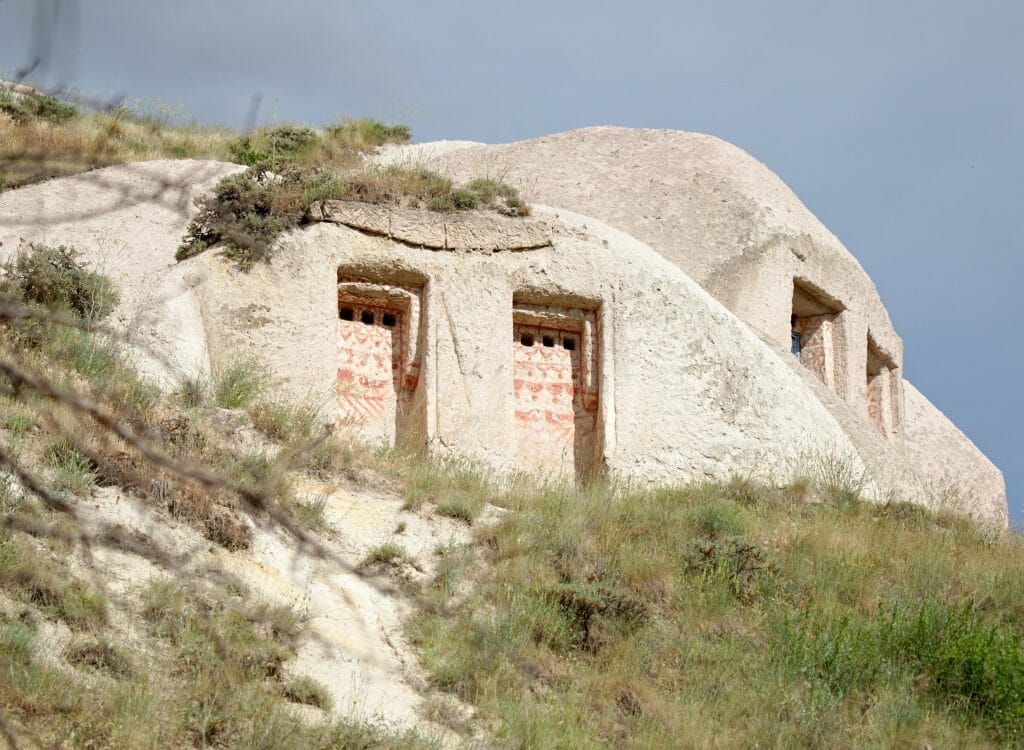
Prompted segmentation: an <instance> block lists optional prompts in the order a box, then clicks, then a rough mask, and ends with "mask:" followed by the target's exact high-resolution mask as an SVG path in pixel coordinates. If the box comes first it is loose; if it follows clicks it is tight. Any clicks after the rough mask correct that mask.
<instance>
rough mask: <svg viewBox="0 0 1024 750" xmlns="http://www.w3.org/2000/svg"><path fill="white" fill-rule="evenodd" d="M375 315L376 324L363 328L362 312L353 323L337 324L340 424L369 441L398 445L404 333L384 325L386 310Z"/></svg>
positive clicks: (397, 327)
mask: <svg viewBox="0 0 1024 750" xmlns="http://www.w3.org/2000/svg"><path fill="white" fill-rule="evenodd" d="M363 309H370V308H363ZM370 310H371V312H372V313H373V315H374V322H373V323H368V322H367V323H364V322H361V320H360V310H357V311H356V314H355V316H354V317H355V319H354V320H341V319H339V320H338V420H339V423H340V424H342V425H346V426H352V427H356V428H358V430H359V432H360V433H361V434H362V435H363V436H364V437H366V438H367V439H369V440H384V441H387V442H388V443H393V442H394V439H395V414H396V410H397V406H398V393H399V390H398V381H399V370H400V368H401V339H400V327H399V326H398V325H395V326H385V325H383V324H382V320H383V313H384V312H385V311H384V310H382V309H370ZM387 312H389V313H391V314H394V315H396V316H397V315H399V313H397V312H394V311H390V310H388V311H387Z"/></svg>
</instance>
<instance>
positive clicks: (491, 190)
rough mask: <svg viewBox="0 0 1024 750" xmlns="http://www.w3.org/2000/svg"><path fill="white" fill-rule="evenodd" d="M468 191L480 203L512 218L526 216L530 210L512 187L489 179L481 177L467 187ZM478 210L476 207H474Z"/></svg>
mask: <svg viewBox="0 0 1024 750" xmlns="http://www.w3.org/2000/svg"><path fill="white" fill-rule="evenodd" d="M465 189H466V191H467V192H470V193H473V194H474V195H476V196H477V198H478V203H481V204H483V205H486V206H491V207H494V208H496V209H497V210H499V211H501V212H502V213H506V214H509V215H510V216H525V215H526V214H528V213H529V208H528V207H527V205H526V204H525V203H524V202H523V199H522V198H521V197H520V196H519V191H518V190H516V189H515V188H514V187H512V186H511V185H509V184H507V183H504V182H501V181H500V180H494V179H491V178H489V177H479V178H477V179H475V180H472V181H471V182H469V183H468V184H467V185H466V188H465ZM472 208H476V206H472Z"/></svg>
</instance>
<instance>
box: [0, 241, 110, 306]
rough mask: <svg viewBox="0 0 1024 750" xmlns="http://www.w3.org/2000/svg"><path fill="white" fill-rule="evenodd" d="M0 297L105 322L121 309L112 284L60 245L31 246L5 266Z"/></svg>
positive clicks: (67, 248) (74, 252)
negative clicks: (117, 307) (11, 298)
mask: <svg viewBox="0 0 1024 750" xmlns="http://www.w3.org/2000/svg"><path fill="white" fill-rule="evenodd" d="M2 268H3V271H4V277H3V279H2V281H0V294H4V295H7V296H9V297H16V298H17V299H19V300H21V301H24V302H26V303H29V304H35V305H41V306H44V307H47V308H50V309H53V310H59V311H64V312H68V313H71V314H74V315H77V316H78V317H80V318H83V319H85V320H96V321H98V320H102V319H103V318H105V317H107V316H108V315H109V314H110V313H111V312H112V311H113V309H114V307H115V306H116V305H117V301H118V294H117V292H116V291H115V290H114V288H113V285H112V284H111V282H110V280H109V279H108V278H107V277H105V276H103V275H101V274H99V273H96V272H95V271H91V270H89V269H88V268H87V267H86V266H85V264H84V263H83V262H82V261H81V260H80V255H79V253H78V251H77V250H75V249H73V248H70V247H67V246H65V245H59V246H58V247H49V246H46V245H30V246H29V247H28V249H27V250H26V251H23V252H19V253H18V254H17V255H15V256H14V259H13V260H11V261H9V262H8V263H5V264H4V265H3V266H2Z"/></svg>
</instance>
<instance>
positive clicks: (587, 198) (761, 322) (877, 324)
mask: <svg viewBox="0 0 1024 750" xmlns="http://www.w3.org/2000/svg"><path fill="white" fill-rule="evenodd" d="M418 149H419V147H411V149H410V151H415V152H416V153H419V150H418ZM388 158H389V159H390V160H392V161H400V160H401V150H399V149H394V150H392V151H390V152H389V157H388ZM427 164H428V165H429V166H431V167H433V168H436V169H439V170H441V171H442V172H445V173H447V174H449V175H451V176H453V177H455V178H457V179H468V178H471V177H473V176H477V175H480V174H497V175H501V176H502V178H503V179H505V180H507V181H509V182H511V183H512V184H514V185H516V186H517V187H519V188H520V189H521V190H522V191H523V192H524V195H525V196H526V197H527V198H528V199H529V200H536V201H539V202H541V203H545V204H548V205H552V206H564V207H565V208H567V209H571V210H573V211H578V212H580V213H584V214H587V215H589V216H594V217H596V218H598V219H601V220H602V221H605V222H607V223H609V224H611V225H613V226H615V227H618V228H620V229H622V230H624V231H627V232H629V233H630V234H632V235H633V236H635V237H637V238H638V239H639V240H641V241H642V242H644V243H646V244H647V245H649V246H650V247H652V248H653V249H654V250H656V251H658V252H659V253H661V254H662V255H663V256H664V257H666V258H668V259H669V260H671V261H672V262H673V263H675V264H676V265H677V266H679V267H680V268H682V269H683V270H684V271H685V272H686V273H687V274H688V275H689V276H690V277H691V278H693V279H694V280H696V281H697V282H698V283H700V284H701V285H702V286H703V287H704V288H705V289H707V290H708V291H709V292H711V294H712V295H713V296H714V297H715V298H716V299H718V300H719V301H720V302H722V303H723V304H724V305H725V306H726V307H727V308H729V310H731V311H732V312H733V313H735V314H736V315H737V316H738V317H739V318H740V319H741V320H743V321H744V322H745V323H747V324H748V325H750V326H751V327H752V328H754V330H756V331H759V332H763V333H765V334H767V335H768V336H769V337H770V338H771V339H772V340H773V341H774V342H775V343H777V344H778V345H779V346H785V347H788V345H789V337H790V331H791V328H790V317H791V315H792V313H793V310H792V308H791V299H792V289H793V284H794V280H799V281H800V282H802V283H804V284H806V285H808V286H811V287H814V288H816V289H818V290H821V291H822V292H823V293H825V294H826V295H827V296H828V297H829V298H831V299H832V300H833V301H835V302H836V303H837V304H838V308H839V309H840V310H841V311H842V313H841V315H839V316H838V317H837V319H836V327H837V330H836V333H835V336H834V337H833V338H834V340H835V341H836V342H841V344H840V345H841V346H845V347H847V349H846V350H845V351H842V352H840V355H841V356H839V361H840V362H841V364H842V365H843V366H842V368H841V369H839V370H838V371H837V372H836V373H835V375H834V376H833V377H831V381H832V382H831V385H832V386H833V387H834V388H835V390H836V392H837V393H839V394H840V395H841V396H842V397H843V398H844V399H845V400H846V401H847V402H848V403H850V404H851V406H853V407H854V408H855V409H856V410H858V411H859V412H860V413H862V414H864V415H865V416H864V418H865V419H866V418H867V416H866V415H867V401H866V398H867V396H866V391H865V389H864V387H863V383H862V381H863V379H864V372H865V367H866V362H865V356H866V351H865V349H866V341H867V336H868V333H869V332H870V334H871V336H872V337H873V338H874V340H875V342H876V343H877V345H878V346H879V348H880V349H881V351H882V352H883V353H884V354H885V356H886V357H888V358H889V359H890V360H891V361H892V362H893V363H894V364H895V366H896V367H897V368H899V367H900V366H901V365H902V361H903V344H902V341H901V340H900V338H899V337H898V336H897V335H896V332H895V331H894V330H893V327H892V323H891V321H890V320H889V316H888V313H887V312H886V310H885V307H884V306H883V304H882V302H881V300H880V298H879V296H878V292H877V290H876V289H875V286H874V284H873V283H872V282H871V279H870V278H869V277H868V275H867V274H866V273H865V272H864V269H863V268H861V266H860V264H859V263H857V261H856V259H855V258H854V257H853V256H852V255H851V254H850V253H849V252H848V251H847V250H846V248H845V247H843V245H842V243H840V242H839V240H838V239H837V238H836V237H835V236H834V235H833V234H832V233H831V232H829V231H828V229H827V228H825V227H824V226H823V225H822V224H821V222H820V221H818V220H817V219H816V218H815V217H814V216H813V214H811V212H810V211H808V210H807V208H806V207H805V206H804V205H803V203H801V201H800V200H799V198H797V196H796V195H794V194H793V192H792V191H791V190H789V188H788V187H786V185H785V184H784V183H783V182H782V181H781V180H780V179H779V178H778V177H777V176H776V175H774V174H773V173H772V172H771V171H770V170H769V169H767V168H766V167H765V166H764V165H763V164H761V163H760V162H758V161H757V160H756V159H754V158H752V157H751V156H750V155H749V154H747V153H746V152H744V151H742V150H741V149H739V148H737V147H736V146H733V145H731V144H729V143H725V142H724V141H721V140H719V139H718V138H714V137H712V136H708V135H702V134H698V133H683V132H679V131H672V130H642V129H636V128H612V127H597V128H585V129H581V130H574V131H568V132H565V133H556V134H554V135H549V136H543V137H541V138H535V139H531V140H528V141H521V142H518V143H510V144H503V145H484V144H476V145H468V146H465V147H463V148H459V149H457V150H453V151H449V152H447V153H441V154H438V155H435V156H433V157H432V158H430V159H429V160H428V161H427ZM896 382H899V381H896ZM894 398H896V399H897V401H898V402H899V403H897V404H896V405H895V408H896V409H897V410H901V409H902V393H901V392H900V387H899V386H897V388H896V391H895V393H894Z"/></svg>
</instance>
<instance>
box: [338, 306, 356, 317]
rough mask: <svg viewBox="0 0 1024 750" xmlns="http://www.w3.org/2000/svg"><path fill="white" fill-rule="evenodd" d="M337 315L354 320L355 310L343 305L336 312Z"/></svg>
mask: <svg viewBox="0 0 1024 750" xmlns="http://www.w3.org/2000/svg"><path fill="white" fill-rule="evenodd" d="M338 317H339V318H341V319H342V320H355V319H356V312H355V310H353V309H352V308H351V307H343V308H341V311H340V312H339V313H338Z"/></svg>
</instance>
